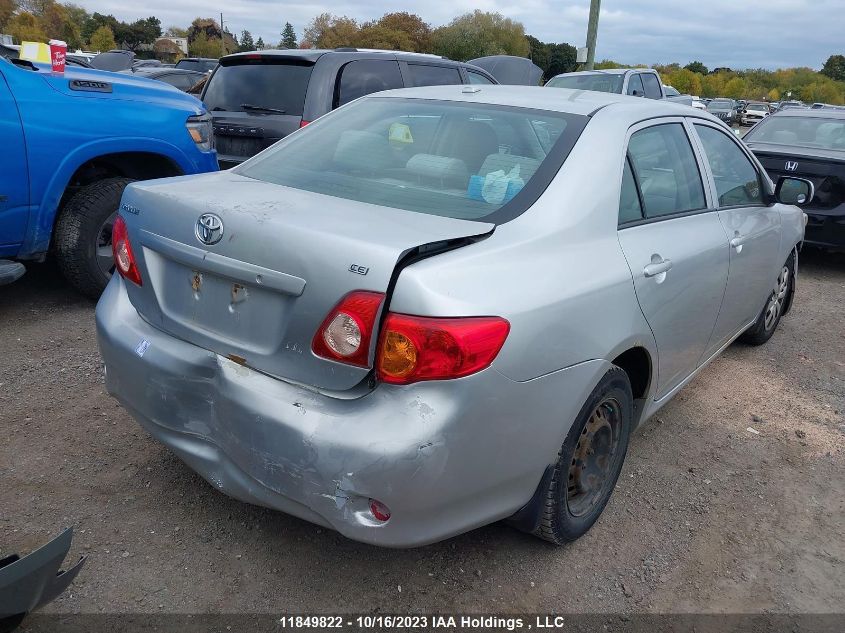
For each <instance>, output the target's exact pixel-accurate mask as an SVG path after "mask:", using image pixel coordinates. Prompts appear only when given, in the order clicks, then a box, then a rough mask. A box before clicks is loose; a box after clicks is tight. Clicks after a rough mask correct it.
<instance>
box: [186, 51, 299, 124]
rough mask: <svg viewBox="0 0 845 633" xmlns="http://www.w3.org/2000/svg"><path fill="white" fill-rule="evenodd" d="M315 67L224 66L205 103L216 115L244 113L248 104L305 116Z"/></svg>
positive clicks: (262, 63) (258, 62)
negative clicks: (305, 106)
mask: <svg viewBox="0 0 845 633" xmlns="http://www.w3.org/2000/svg"><path fill="white" fill-rule="evenodd" d="M313 67H314V66H313V64H291V63H284V64H278V63H271V62H268V61H267V60H261V59H257V60H254V61H251V60H250V62H248V63H243V64H237V65H233V66H220V67H219V68H218V69H217V71H216V72H215V73H214V75H212V77H211V79H210V80H209V81H208V86H207V88H206V90H205V94H204V95H203V99H202V100H203V102H204V103H205V107H206V108H208V109H209V110H211V111H212V112H215V111H223V112H240V111H243V110H244V109H245V108H244V106H245V105H246V106H254V107H255V108H269V109H272V110H281V111H283V113H284V114H291V115H294V116H302V107H303V104H304V103H305V91H306V90H307V89H308V80H309V79H310V78H311V70H312V69H313ZM246 109H251V108H246ZM268 111H269V110H268ZM276 114H279V113H278V112H277V113H276Z"/></svg>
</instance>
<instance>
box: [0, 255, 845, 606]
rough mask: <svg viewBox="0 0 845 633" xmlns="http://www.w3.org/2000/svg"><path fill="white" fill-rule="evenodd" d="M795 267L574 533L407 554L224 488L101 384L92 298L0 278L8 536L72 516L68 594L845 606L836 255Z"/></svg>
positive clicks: (477, 536) (474, 538)
mask: <svg viewBox="0 0 845 633" xmlns="http://www.w3.org/2000/svg"><path fill="white" fill-rule="evenodd" d="M801 266H802V267H801V271H800V274H801V277H800V279H799V289H798V295H797V303H796V306H795V309H794V310H793V311H792V313H791V314H790V315H789V316H788V317H787V318H786V319H785V321H783V322H782V323H781V327H780V329H779V331H778V332H777V333H776V334H775V336H774V338H773V339H772V340H771V341H770V342H769V344H767V345H766V346H764V347H761V348H750V347H745V346H740V345H735V346H733V347H732V348H730V349H729V350H728V351H727V353H726V354H725V355H724V356H723V357H722V358H721V359H719V360H718V361H717V362H715V363H714V364H713V365H712V366H711V367H709V368H708V369H707V370H706V371H704V372H703V373H702V374H701V375H700V376H699V377H698V378H697V379H696V380H695V381H694V382H693V383H692V384H691V385H690V386H688V387H687V388H686V389H684V390H683V391H682V392H681V394H680V395H679V396H678V397H677V398H676V399H675V400H674V401H673V402H672V403H671V404H670V405H669V406H667V407H666V408H665V409H664V410H663V411H662V412H661V413H660V414H659V416H658V418H657V419H653V420H652V421H651V422H650V423H648V424H646V425H645V426H644V427H643V428H641V429H640V431H639V432H637V433H636V435H635V437H634V438H633V440H632V444H631V448H630V452H629V455H628V459H627V462H626V464H625V469H624V471H623V474H622V477H621V479H620V482H619V485H618V487H617V490H616V493H615V494H614V496H613V499H612V500H611V502H610V505H609V506H608V508H607V511H606V512H605V514H604V516H603V517H602V519H601V520H600V521H599V523H598V524H597V525H596V526H595V528H594V529H593V530H592V531H591V532H590V533H589V534H588V535H587V536H586V537H585V538H583V539H581V540H580V541H579V542H578V543H576V544H574V545H571V546H568V547H564V548H560V549H555V548H553V547H551V546H549V545H547V544H545V543H543V542H540V541H538V540H535V539H533V538H531V537H528V536H526V535H524V534H521V533H519V532H516V531H513V530H512V529H510V528H508V527H507V526H504V525H500V524H499V525H492V526H489V527H487V528H484V529H480V530H476V531H474V532H471V533H469V534H465V535H463V536H460V537H458V538H454V539H451V540H449V541H447V542H444V543H440V544H437V545H433V546H429V547H425V548H421V549H416V550H407V551H393V550H381V549H377V548H374V547H370V546H365V545H360V544H357V543H353V542H351V541H348V540H346V539H344V538H342V537H340V536H339V535H337V534H335V533H333V532H330V531H327V530H324V529H319V528H317V527H315V526H313V525H310V524H308V523H305V522H303V521H300V520H298V519H294V518H291V517H288V516H285V515H283V514H280V513H276V512H271V511H268V510H264V509H261V508H257V507H251V506H248V505H244V504H242V503H239V502H237V501H233V500H231V499H228V498H226V497H224V496H223V495H221V494H219V493H217V492H215V491H214V490H213V489H212V488H211V487H209V486H208V485H207V484H206V483H205V482H204V481H202V480H201V479H200V478H199V477H198V476H196V475H194V474H192V473H191V471H189V470H188V469H187V468H186V467H185V466H183V465H182V464H181V463H180V462H179V461H177V460H176V458H174V457H173V456H172V455H170V454H169V453H168V452H167V451H166V450H165V449H164V448H163V447H162V446H160V445H159V444H157V443H155V442H154V441H152V440H151V439H150V438H149V437H148V436H147V434H146V433H145V432H143V431H142V430H141V429H140V428H139V427H138V426H137V425H136V424H135V423H134V422H133V421H132V420H131V419H130V418H129V416H128V415H127V414H126V413H125V412H124V411H123V410H122V409H121V408H120V407H119V406H118V405H117V404H116V403H115V402H114V401H113V400H112V399H111V398H109V397H108V396H107V395H106V393H105V390H104V388H103V383H102V380H101V370H100V361H99V356H98V352H97V346H96V342H95V334H94V320H93V314H94V306H93V305H92V304H91V303H90V302H88V301H86V300H84V299H81V298H79V297H78V296H76V295H75V294H74V293H73V292H72V291H71V290H70V289H69V288H67V287H66V286H65V285H64V284H63V283H62V282H61V281H60V280H59V278H58V276H57V275H56V274H55V272H54V271H53V270H52V269H51V268H50V267H49V266H42V267H34V268H32V269H31V270H30V272H29V273H28V274H27V276H26V277H25V278H24V279H23V280H21V281H20V282H18V283H17V284H16V285H14V286H9V287H4V288H0V333H2V334H0V358H2V367H0V428H2V430H3V432H4V433H3V434H4V441H3V442H2V443H0V482H2V483H1V484H0V536H2V539H0V547H2V550H0V555H5V554H7V553H9V552H10V551H11V550H14V549H16V550H18V551H28V550H29V549H30V548H32V547H35V546H37V545H39V544H41V543H43V542H45V541H46V540H47V539H48V538H49V537H51V536H53V535H55V534H56V533H57V532H58V531H59V529H60V528H61V527H62V526H66V525H73V526H75V528H76V530H77V536H76V539H75V542H74V552H73V553H74V554H79V553H82V552H84V553H87V554H88V555H89V560H88V563H87V565H86V567H85V569H84V570H83V572H82V574H81V575H80V577H79V579H78V580H77V582H76V584H75V586H74V588H73V590H72V592H70V593H68V594H66V595H65V596H63V597H62V598H60V599H59V600H57V601H56V602H55V603H53V604H52V605H50V606H49V607H48V609H49V611H52V612H65V613H67V612H87V613H97V612H147V613H150V612H152V613H166V612H181V613H185V612H200V611H223V612H245V611H249V612H259V613H262V612H284V611H293V612H300V613H301V612H352V611H359V612H360V611H373V610H377V611H381V612H394V613H395V612H405V611H407V610H420V609H422V610H428V611H440V612H444V611H457V612H475V613H480V612H517V611H519V612H548V611H554V612H625V613H628V612H668V611H674V612H678V611H683V612H716V613H726V612H744V613H751V612H842V611H845V451H844V450H843V441H844V440H845V317H843V312H842V306H843V299H845V257H842V256H839V257H835V256H831V255H822V254H820V253H812V252H811V253H805V254H804V256H803V257H802V259H801ZM748 427H752V428H754V429H756V430H757V431H759V434H754V433H752V432H749V431H748V430H747V428H748Z"/></svg>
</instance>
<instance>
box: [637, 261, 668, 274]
mask: <svg viewBox="0 0 845 633" xmlns="http://www.w3.org/2000/svg"><path fill="white" fill-rule="evenodd" d="M671 269H672V260H671V259H664V260H662V261H659V262H655V261H652V263H651V264H649V265H648V266H646V267H645V268H643V275H644V276H645V277H657V275H661V274H663V273H665V272H668V271H670V270H671Z"/></svg>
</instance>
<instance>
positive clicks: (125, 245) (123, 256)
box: [111, 216, 142, 286]
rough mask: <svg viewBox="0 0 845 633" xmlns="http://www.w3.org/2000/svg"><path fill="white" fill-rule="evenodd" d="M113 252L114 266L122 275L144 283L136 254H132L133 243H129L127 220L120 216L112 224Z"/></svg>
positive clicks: (137, 282)
mask: <svg viewBox="0 0 845 633" xmlns="http://www.w3.org/2000/svg"><path fill="white" fill-rule="evenodd" d="M111 252H112V255H113V256H114V267H115V269H116V270H117V272H119V273H120V275H121V277H123V278H124V279H128V280H129V281H131V282H132V283H134V284H138V285H139V286H140V285H142V284H141V273H139V272H138V266H137V264H136V263H135V255H133V254H132V245H131V244H130V243H129V234H128V233H127V231H126V222H125V220H124V219H123V218H122V217H120V216H117V217H116V218H115V220H114V225H113V226H112V231H111Z"/></svg>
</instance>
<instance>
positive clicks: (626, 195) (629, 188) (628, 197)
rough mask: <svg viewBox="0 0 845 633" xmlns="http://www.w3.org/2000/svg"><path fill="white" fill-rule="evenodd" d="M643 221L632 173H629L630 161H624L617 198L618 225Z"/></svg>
mask: <svg viewBox="0 0 845 633" xmlns="http://www.w3.org/2000/svg"><path fill="white" fill-rule="evenodd" d="M642 219H643V207H642V204H641V203H640V194H639V192H638V191H637V183H636V182H635V181H634V172H633V171H631V161H630V160H628V159H625V170H624V171H623V172H622V193H621V195H620V196H619V224H620V225H622V224H627V223H628V222H636V221H637V220H642Z"/></svg>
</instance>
